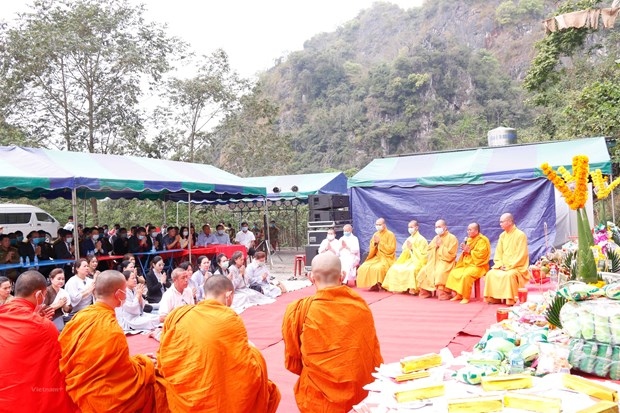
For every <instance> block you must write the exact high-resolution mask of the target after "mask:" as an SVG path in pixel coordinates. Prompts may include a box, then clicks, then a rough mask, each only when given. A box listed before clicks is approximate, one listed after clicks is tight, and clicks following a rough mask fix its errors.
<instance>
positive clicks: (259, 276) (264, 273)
mask: <svg viewBox="0 0 620 413" xmlns="http://www.w3.org/2000/svg"><path fill="white" fill-rule="evenodd" d="M266 260H267V254H265V253H264V252H263V251H258V252H257V253H256V254H254V261H252V263H251V264H250V265H248V268H247V270H246V273H245V275H246V277H247V280H248V283H249V284H250V288H251V289H253V290H257V291H262V293H263V294H265V295H266V296H267V297H271V298H276V297H278V296H280V295H282V293H285V292H286V288H285V287H284V285H282V283H281V282H279V281H277V280H275V281H271V280H270V279H269V278H270V277H269V269H268V268H267V265H265V261H266Z"/></svg>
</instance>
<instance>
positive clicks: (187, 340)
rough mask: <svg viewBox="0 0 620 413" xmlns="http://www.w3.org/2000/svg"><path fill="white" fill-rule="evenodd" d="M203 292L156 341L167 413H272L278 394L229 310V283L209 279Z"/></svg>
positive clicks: (175, 315) (174, 316) (231, 295)
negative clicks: (203, 294) (170, 412)
mask: <svg viewBox="0 0 620 413" xmlns="http://www.w3.org/2000/svg"><path fill="white" fill-rule="evenodd" d="M204 289H205V300H204V301H201V302H200V303H198V304H197V305H194V306H184V307H182V308H179V309H177V310H176V311H174V312H173V313H171V314H170V315H169V316H168V318H167V319H166V323H165V325H164V329H163V331H162V334H161V337H160V345H159V351H158V353H157V369H158V373H159V375H160V376H162V378H163V379H164V380H163V382H164V383H165V386H166V394H167V396H168V401H169V406H168V408H169V409H170V411H172V412H189V411H200V412H261V413H274V412H275V411H276V409H277V407H278V404H279V403H280V397H281V396H280V392H279V390H278V387H277V386H276V385H275V384H274V383H273V382H271V381H270V380H269V379H268V377H267V367H266V364H265V360H264V358H263V356H262V355H261V353H260V351H259V350H258V349H257V348H256V347H254V346H253V345H252V344H251V343H250V342H249V340H248V334H247V331H246V328H245V325H244V324H243V320H242V319H241V317H239V316H238V315H237V314H236V313H235V312H234V311H233V310H232V309H231V308H229V307H230V306H231V304H232V302H233V299H234V296H235V294H236V293H235V291H234V287H233V283H232V282H231V281H230V280H229V279H228V278H227V277H225V276H222V275H213V276H212V277H209V278H208V279H207V281H206V282H205V285H204ZM223 378H225V379H223ZM158 407H159V406H158Z"/></svg>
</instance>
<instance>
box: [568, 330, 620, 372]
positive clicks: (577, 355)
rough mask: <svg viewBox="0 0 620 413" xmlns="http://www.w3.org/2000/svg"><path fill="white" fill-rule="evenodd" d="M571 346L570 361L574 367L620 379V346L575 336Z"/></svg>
mask: <svg viewBox="0 0 620 413" xmlns="http://www.w3.org/2000/svg"><path fill="white" fill-rule="evenodd" d="M569 348H570V354H569V356H568V362H569V363H570V364H571V365H572V366H573V368H574V369H576V370H580V371H583V372H585V373H589V374H593V375H595V376H598V377H609V378H611V379H612V380H620V346H613V345H609V344H605V343H598V342H596V341H588V340H582V339H575V338H574V339H571V341H570V344H569Z"/></svg>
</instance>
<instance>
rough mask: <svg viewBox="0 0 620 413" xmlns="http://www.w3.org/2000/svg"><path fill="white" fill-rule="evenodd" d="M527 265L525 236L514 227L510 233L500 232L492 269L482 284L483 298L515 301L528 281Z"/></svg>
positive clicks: (527, 255) (528, 258)
mask: <svg viewBox="0 0 620 413" xmlns="http://www.w3.org/2000/svg"><path fill="white" fill-rule="evenodd" d="M529 263H530V255H529V252H528V248H527V236H526V235H525V234H524V233H523V231H521V230H520V229H518V228H517V227H516V226H514V227H512V229H511V230H510V232H506V231H504V232H502V233H501V234H500V236H499V241H497V247H495V256H494V257H493V268H491V269H490V270H489V272H488V273H487V278H486V281H485V283H484V296H485V297H491V298H495V299H507V300H515V299H516V298H517V296H518V293H519V288H521V287H524V286H525V284H527V281H528V280H529V273H528V271H527V267H528V265H529ZM501 267H504V270H501V269H500V268H501Z"/></svg>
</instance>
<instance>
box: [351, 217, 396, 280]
mask: <svg viewBox="0 0 620 413" xmlns="http://www.w3.org/2000/svg"><path fill="white" fill-rule="evenodd" d="M375 229H376V232H375V233H374V234H373V236H372V238H371V239H370V249H369V251H368V256H367V257H366V261H364V263H363V264H362V265H361V266H360V267H359V268H358V270H357V286H358V287H360V288H370V291H379V290H380V289H381V283H382V282H383V279H384V278H385V274H386V273H387V271H388V270H389V269H390V267H391V266H392V264H394V261H395V254H396V236H395V235H394V233H393V232H392V231H390V230H388V229H387V226H386V225H385V219H383V218H379V219H377V221H376V222H375Z"/></svg>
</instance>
